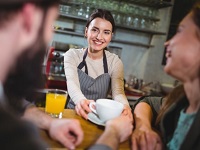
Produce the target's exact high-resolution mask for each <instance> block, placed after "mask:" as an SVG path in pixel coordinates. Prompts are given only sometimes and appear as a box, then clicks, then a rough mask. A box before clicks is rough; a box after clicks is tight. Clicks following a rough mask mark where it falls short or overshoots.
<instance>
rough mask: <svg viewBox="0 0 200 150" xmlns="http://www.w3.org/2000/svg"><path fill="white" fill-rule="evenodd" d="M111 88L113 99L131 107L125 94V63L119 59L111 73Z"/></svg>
mask: <svg viewBox="0 0 200 150" xmlns="http://www.w3.org/2000/svg"><path fill="white" fill-rule="evenodd" d="M111 88H112V98H113V99H114V100H116V101H119V102H121V103H123V104H126V105H128V106H129V103H128V100H127V98H126V95H125V93H124V69H123V63H122V61H121V60H120V59H119V58H118V59H117V60H116V61H115V62H114V63H113V67H112V73H111Z"/></svg>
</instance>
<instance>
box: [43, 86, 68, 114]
mask: <svg viewBox="0 0 200 150" xmlns="http://www.w3.org/2000/svg"><path fill="white" fill-rule="evenodd" d="M67 96H68V93H67V91H64V90H60V89H48V90H47V93H46V106H45V112H46V113H47V114H49V115H51V116H52V117H54V118H62V113H63V111H64V108H65V104H66V101H67Z"/></svg>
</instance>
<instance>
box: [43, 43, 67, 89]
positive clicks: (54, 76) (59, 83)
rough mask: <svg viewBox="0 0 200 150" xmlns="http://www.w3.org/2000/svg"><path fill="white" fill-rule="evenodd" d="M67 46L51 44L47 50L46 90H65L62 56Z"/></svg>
mask: <svg viewBox="0 0 200 150" xmlns="http://www.w3.org/2000/svg"><path fill="white" fill-rule="evenodd" d="M68 49H69V45H68V44H65V43H61V42H53V43H52V46H51V47H50V48H49V50H48V55H47V58H46V68H45V75H46V88H57V89H63V90H66V89H67V86H66V78H65V72H64V54H65V52H66V51H67V50H68Z"/></svg>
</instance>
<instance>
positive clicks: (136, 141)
mask: <svg viewBox="0 0 200 150" xmlns="http://www.w3.org/2000/svg"><path fill="white" fill-rule="evenodd" d="M132 150H162V140H161V138H160V136H159V134H158V133H157V132H155V131H154V130H152V129H150V128H145V129H144V128H143V129H142V128H140V129H137V128H136V129H134V130H133V133H132Z"/></svg>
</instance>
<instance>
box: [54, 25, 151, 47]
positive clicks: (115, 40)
mask: <svg viewBox="0 0 200 150" xmlns="http://www.w3.org/2000/svg"><path fill="white" fill-rule="evenodd" d="M54 31H55V32H56V33H61V34H68V35H75V36H79V37H84V33H78V32H74V31H67V30H56V29H54ZM112 42H116V43H122V44H128V45H134V46H140V47H145V48H150V47H153V45H149V44H143V43H138V42H129V41H123V40H119V39H112V41H111V43H112Z"/></svg>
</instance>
